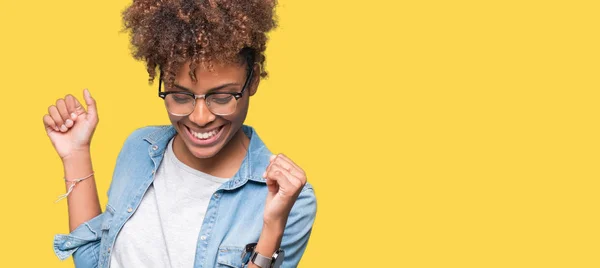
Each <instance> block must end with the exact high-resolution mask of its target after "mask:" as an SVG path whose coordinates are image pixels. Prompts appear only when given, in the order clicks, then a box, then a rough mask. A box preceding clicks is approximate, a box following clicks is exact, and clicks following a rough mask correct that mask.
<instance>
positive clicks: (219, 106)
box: [206, 94, 237, 115]
mask: <svg viewBox="0 0 600 268" xmlns="http://www.w3.org/2000/svg"><path fill="white" fill-rule="evenodd" d="M206 103H207V104H208V108H209V109H210V111H211V112H212V113H214V114H217V115H229V114H232V113H233V112H235V108H236V104H237V100H236V99H235V98H234V97H233V96H232V95H231V94H213V95H210V96H209V97H208V99H207V100H206Z"/></svg>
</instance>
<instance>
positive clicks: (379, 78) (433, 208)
mask: <svg viewBox="0 0 600 268" xmlns="http://www.w3.org/2000/svg"><path fill="white" fill-rule="evenodd" d="M128 2H129V1H124V0H119V1H74V0H69V1H66V0H65V1H8V0H2V1H1V2H0V3H1V4H0V48H1V49H0V77H1V78H2V79H1V81H0V85H1V89H2V90H1V94H0V101H1V105H0V109H1V110H0V114H1V116H2V120H1V122H2V124H3V126H2V128H1V129H2V131H0V133H1V134H0V135H1V136H0V140H1V141H2V146H1V147H0V149H1V150H2V152H1V153H0V157H1V159H0V160H1V161H0V163H1V165H2V167H1V172H2V175H1V176H0V177H1V178H2V185H1V186H0V204H1V211H0V215H1V217H2V220H1V228H0V230H1V231H0V232H1V236H0V237H1V239H0V254H1V256H2V258H1V261H2V264H0V266H1V267H72V265H73V264H72V261H71V260H67V261H65V262H60V261H59V260H58V259H57V258H56V257H55V256H54V253H53V251H52V238H53V235H54V234H55V233H64V232H66V231H67V213H66V203H65V202H62V203H60V204H54V203H53V201H54V200H55V198H56V197H57V196H58V195H59V194H61V193H63V192H64V186H63V183H62V182H61V178H62V167H61V163H60V161H59V158H58V157H57V155H56V153H55V152H54V150H53V149H52V146H51V144H50V142H49V141H48V139H47V137H46V135H45V132H44V128H43V125H42V116H43V115H44V114H45V113H46V109H47V107H48V106H49V105H51V104H53V102H54V101H55V100H56V99H57V98H59V97H62V96H64V95H65V94H67V93H74V94H76V96H78V97H80V98H81V96H82V89H83V88H86V87H87V88H89V89H90V90H91V92H92V95H93V96H95V98H96V99H97V101H98V107H99V113H100V118H101V120H100V125H99V127H98V129H97V132H96V135H95V137H94V140H93V145H92V146H93V148H92V153H93V160H94V166H95V169H96V172H97V173H96V174H97V181H98V188H99V191H100V195H101V202H102V204H105V203H106V195H105V194H106V190H107V188H108V186H109V183H110V179H111V173H112V169H113V167H114V161H115V158H116V156H117V153H118V151H119V149H120V146H121V144H122V142H123V141H124V139H125V137H126V136H127V135H128V134H129V133H130V132H131V131H133V130H134V129H136V128H138V127H142V126H145V125H150V124H166V123H168V118H167V114H166V112H165V111H164V106H163V104H162V102H161V100H160V99H159V98H158V97H156V87H155V85H152V86H149V85H147V83H146V78H147V74H146V72H145V69H144V67H143V65H142V63H140V62H136V61H134V60H133V59H131V57H130V52H129V50H128V47H129V44H128V37H127V36H126V35H125V34H120V33H119V30H120V27H121V18H120V12H121V11H122V10H123V8H124V7H125V6H126V5H127V4H128ZM598 3H599V2H598V1H464V0H460V1H317V0H301V1H291V0H285V1H280V5H279V8H278V14H279V16H280V27H279V28H278V29H277V30H276V31H275V32H273V33H272V35H271V41H270V43H269V49H268V55H267V57H268V58H267V62H268V63H267V68H268V70H269V71H270V74H271V77H270V78H269V79H268V80H265V81H263V82H262V84H261V86H260V89H259V92H258V94H257V95H256V96H255V97H253V98H252V105H251V109H250V114H249V118H248V120H247V123H248V124H250V125H253V126H254V127H256V128H257V130H258V132H259V135H260V136H261V137H262V138H263V139H264V140H265V141H266V143H267V145H268V146H269V147H270V148H271V149H272V150H273V151H274V152H283V153H286V154H288V155H289V156H290V157H291V158H292V159H293V160H295V161H296V162H297V163H299V164H300V165H301V166H302V167H303V168H304V169H305V170H306V171H307V173H308V175H309V181H310V182H312V184H314V186H315V188H316V193H317V197H318V214H317V222H316V224H315V226H314V231H313V235H312V237H311V240H310V243H309V246H308V249H307V251H306V253H305V255H304V258H303V260H302V262H301V265H300V266H301V267H600V253H599V252H600V243H599V241H600V232H599V226H600V221H599V219H600V217H599V216H598V205H599V204H600V202H599V198H598V190H599V186H600V183H599V181H598V180H599V178H600V176H599V175H600V172H599V170H598V168H599V164H598V163H599V161H600V154H599V152H600V143H599V142H598V139H599V137H600V135H599V134H600V133H599V132H600V131H599V127H598V116H599V115H600V111H599V108H598V107H599V105H598V102H599V100H600V98H599V97H600V94H599V89H600V82H599V72H600V54H599V52H598V50H599V48H600V39H599V37H598V35H599V33H600V32H599V30H600V29H599V28H600V27H599V26H600V20H599V16H598V12H599V11H600V5H599V4H598Z"/></svg>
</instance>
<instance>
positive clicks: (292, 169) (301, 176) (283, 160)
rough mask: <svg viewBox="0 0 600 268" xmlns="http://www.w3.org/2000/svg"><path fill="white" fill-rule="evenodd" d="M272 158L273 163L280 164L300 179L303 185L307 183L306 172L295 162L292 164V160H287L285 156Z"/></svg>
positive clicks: (280, 155)
mask: <svg viewBox="0 0 600 268" xmlns="http://www.w3.org/2000/svg"><path fill="white" fill-rule="evenodd" d="M271 158H272V159H273V161H271V163H278V164H279V165H281V166H282V167H283V168H284V169H286V170H287V171H289V172H290V173H291V174H292V175H294V176H295V177H297V178H298V179H300V180H301V181H302V182H303V183H304V182H306V174H305V173H304V170H302V169H301V168H300V167H298V165H296V164H294V162H292V160H290V159H289V158H287V157H286V156H285V155H283V154H278V155H277V156H275V157H271Z"/></svg>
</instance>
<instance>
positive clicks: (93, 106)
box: [83, 88, 98, 118]
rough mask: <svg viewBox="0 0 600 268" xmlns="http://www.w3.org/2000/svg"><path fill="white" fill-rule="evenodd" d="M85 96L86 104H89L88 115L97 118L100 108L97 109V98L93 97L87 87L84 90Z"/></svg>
mask: <svg viewBox="0 0 600 268" xmlns="http://www.w3.org/2000/svg"><path fill="white" fill-rule="evenodd" d="M83 98H84V99H85V104H87V113H88V115H89V116H91V117H92V118H97V117H98V110H97V109H96V100H94V98H92V95H91V94H90V91H89V90H88V89H87V88H86V89H85V90H84V91H83Z"/></svg>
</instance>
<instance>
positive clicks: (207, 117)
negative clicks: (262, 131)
mask: <svg viewBox="0 0 600 268" xmlns="http://www.w3.org/2000/svg"><path fill="white" fill-rule="evenodd" d="M247 70H248V69H247V67H246V64H235V63H233V64H226V65H225V64H214V65H213V68H212V71H209V70H208V69H207V68H206V66H204V65H199V66H198V67H197V68H196V78H197V82H196V83H193V82H192V79H191V77H190V75H189V71H190V68H189V62H187V63H185V64H184V65H183V67H182V68H181V69H180V70H179V72H178V73H177V75H176V77H175V85H176V87H173V88H167V89H166V91H189V92H192V93H194V94H196V95H203V94H206V93H209V92H238V93H239V92H241V91H242V88H243V86H244V83H245V82H246V78H247V75H248V71H247ZM254 77H256V75H253V77H251V78H250V79H251V81H249V82H248V85H247V88H246V89H245V90H244V92H243V96H242V97H241V98H239V99H238V100H237V104H236V108H235V110H234V112H233V113H232V114H229V115H216V114H214V113H212V112H211V111H210V110H209V108H208V106H207V105H206V102H205V99H203V98H199V99H197V100H196V106H195V107H194V110H193V111H192V113H191V114H189V115H187V116H176V115H173V114H171V113H169V119H170V120H171V123H172V124H173V126H174V127H175V129H176V130H177V133H178V134H179V136H180V137H181V140H182V141H183V143H184V144H185V147H186V148H187V151H189V152H190V153H191V154H192V155H193V156H194V157H196V158H211V157H213V156H215V155H216V154H217V153H218V152H219V151H221V149H223V147H225V146H226V145H227V144H228V143H229V141H231V140H232V138H234V136H236V133H237V132H238V131H239V130H240V128H241V127H242V124H243V123H244V120H245V119H246V114H247V113H248V103H249V97H250V96H252V95H254V94H255V93H256V89H257V86H258V83H257V81H256V80H257V79H254ZM233 101H235V99H234V100H233Z"/></svg>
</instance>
